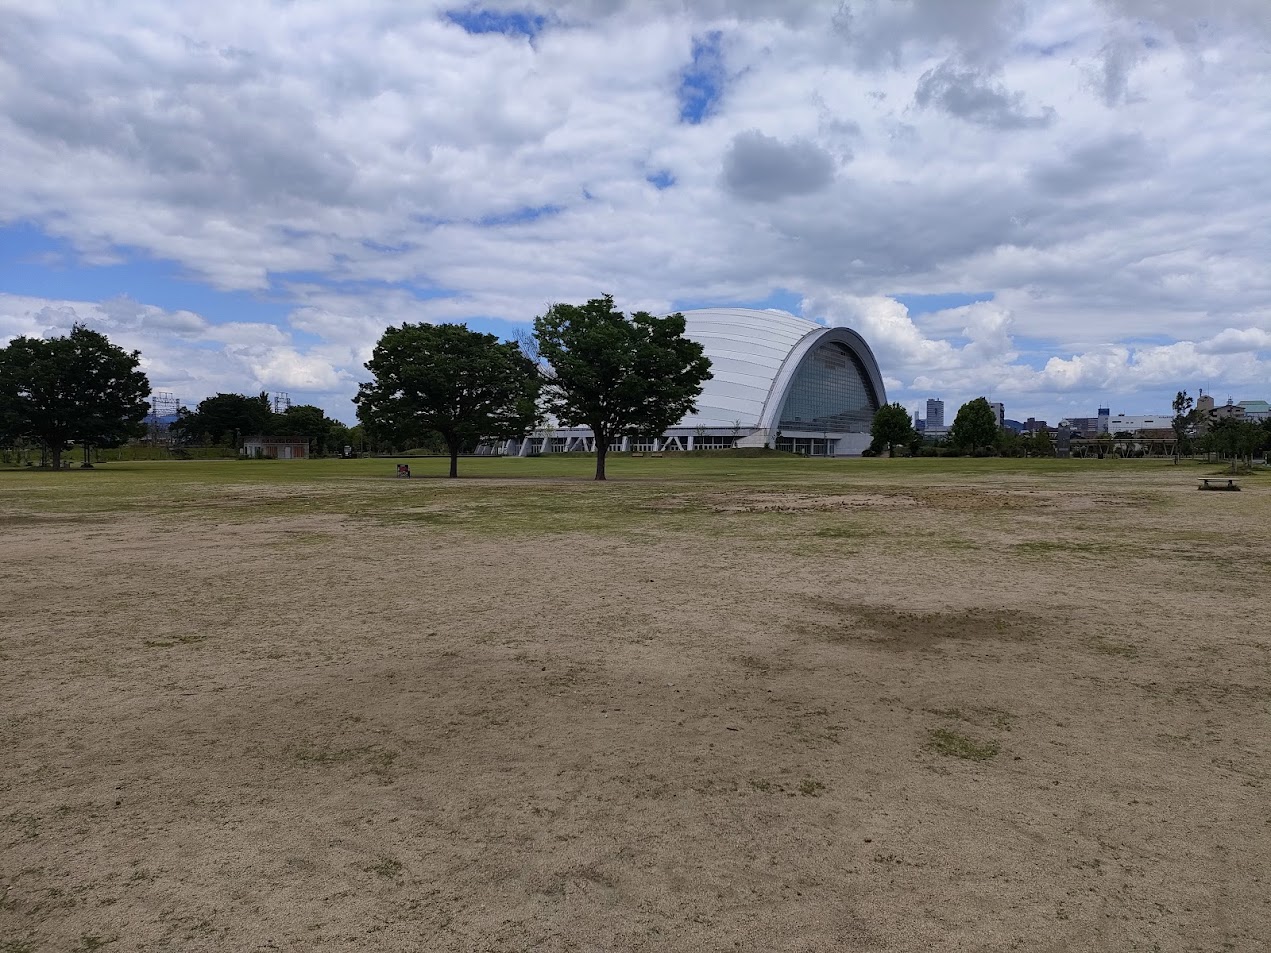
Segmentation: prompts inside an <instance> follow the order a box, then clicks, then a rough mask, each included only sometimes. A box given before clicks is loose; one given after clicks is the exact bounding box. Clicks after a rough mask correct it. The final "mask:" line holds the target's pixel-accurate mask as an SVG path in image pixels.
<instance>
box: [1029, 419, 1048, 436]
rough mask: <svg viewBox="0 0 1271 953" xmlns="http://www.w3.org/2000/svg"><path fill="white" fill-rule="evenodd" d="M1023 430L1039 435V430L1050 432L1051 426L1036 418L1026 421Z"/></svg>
mask: <svg viewBox="0 0 1271 953" xmlns="http://www.w3.org/2000/svg"><path fill="white" fill-rule="evenodd" d="M1023 429H1024V430H1027V431H1028V432H1029V433H1037V431H1039V430H1049V429H1050V424H1048V423H1046V421H1044V420H1038V419H1037V418H1036V417H1029V418H1028V419H1027V420H1026V421H1024V428H1023Z"/></svg>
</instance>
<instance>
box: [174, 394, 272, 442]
mask: <svg viewBox="0 0 1271 953" xmlns="http://www.w3.org/2000/svg"><path fill="white" fill-rule="evenodd" d="M172 430H173V431H175V432H176V433H177V434H178V435H180V438H181V439H182V440H183V441H184V442H187V443H189V442H195V441H200V440H207V441H208V442H209V443H214V444H222V443H233V444H235V445H237V441H238V440H239V439H241V438H243V437H248V436H252V435H253V434H269V433H273V432H274V430H275V427H274V412H273V408H272V407H271V406H270V403H269V395H268V394H265V393H261V394H258V395H257V396H255V397H248V396H246V395H244V394H216V395H215V396H212V397H208V398H206V399H204V400H201V401H199V404H198V406H197V407H196V408H195V409H194V410H193V411H183V412H182V413H181V414H180V416H179V417H178V418H177V420H176V422H175V423H174V424H173V425H172Z"/></svg>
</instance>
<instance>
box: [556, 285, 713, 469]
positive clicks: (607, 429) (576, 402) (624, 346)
mask: <svg viewBox="0 0 1271 953" xmlns="http://www.w3.org/2000/svg"><path fill="white" fill-rule="evenodd" d="M534 335H535V338H536V339H537V341H538V349H539V353H540V354H541V355H542V357H543V359H544V360H545V361H546V362H547V363H548V365H549V367H550V373H549V378H548V381H547V397H548V406H549V408H550V409H551V411H552V412H553V413H554V414H555V415H556V417H557V418H558V419H559V420H560V422H561V423H563V424H564V425H565V426H567V427H576V426H585V427H590V428H591V432H592V434H593V435H594V436H595V438H596V479H597V480H603V479H605V454H606V453H607V452H608V450H609V444H610V443H611V442H612V441H614V440H615V439H619V438H622V437H638V436H640V435H641V434H653V435H654V436H657V435H659V434H661V433H662V432H663V431H664V430H666V428H668V427H670V426H671V425H673V424H674V423H675V422H676V421H678V420H680V419H681V418H682V417H684V415H685V414H689V413H692V412H693V411H694V410H696V409H697V397H698V395H699V394H701V392H702V383H703V382H704V381H708V380H710V378H711V373H710V361H709V360H708V359H707V358H706V355H705V354H704V353H703V348H702V345H700V344H698V343H697V342H696V341H691V340H689V339H688V338H686V337H685V336H684V316H683V315H682V314H672V315H668V316H667V317H664V318H659V317H655V316H654V315H652V314H649V313H648V312H646V311H637V312H636V313H635V314H633V315H631V318H630V319H628V318H627V317H626V316H625V315H624V314H623V313H622V312H621V311H617V310H615V309H614V306H613V297H612V296H611V295H605V296H603V297H601V298H593V299H591V300H590V301H588V302H587V303H586V304H584V305H573V304H555V305H552V306H551V307H550V308H549V309H548V310H547V313H546V314H543V315H540V316H539V317H537V318H535V319H534Z"/></svg>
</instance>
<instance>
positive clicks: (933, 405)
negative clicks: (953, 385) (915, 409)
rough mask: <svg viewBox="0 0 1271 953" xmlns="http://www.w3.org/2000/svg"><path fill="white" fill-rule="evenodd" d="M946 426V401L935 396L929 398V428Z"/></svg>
mask: <svg viewBox="0 0 1271 953" xmlns="http://www.w3.org/2000/svg"><path fill="white" fill-rule="evenodd" d="M943 426H944V401H942V400H938V399H936V398H934V397H932V398H930V399H928V400H927V429H928V430H931V429H932V428H933V427H934V428H937V429H939V428H942V427H943Z"/></svg>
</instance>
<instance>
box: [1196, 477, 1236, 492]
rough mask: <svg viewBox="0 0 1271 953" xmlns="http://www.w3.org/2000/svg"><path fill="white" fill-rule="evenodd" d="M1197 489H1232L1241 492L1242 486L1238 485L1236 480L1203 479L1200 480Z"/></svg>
mask: <svg viewBox="0 0 1271 953" xmlns="http://www.w3.org/2000/svg"><path fill="white" fill-rule="evenodd" d="M1197 489H1199V490H1232V491H1234V492H1236V493H1239V492H1240V487H1239V486H1237V485H1236V481H1235V480H1222V479H1216V480H1206V479H1202V480H1201V481H1200V486H1199V487H1197Z"/></svg>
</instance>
